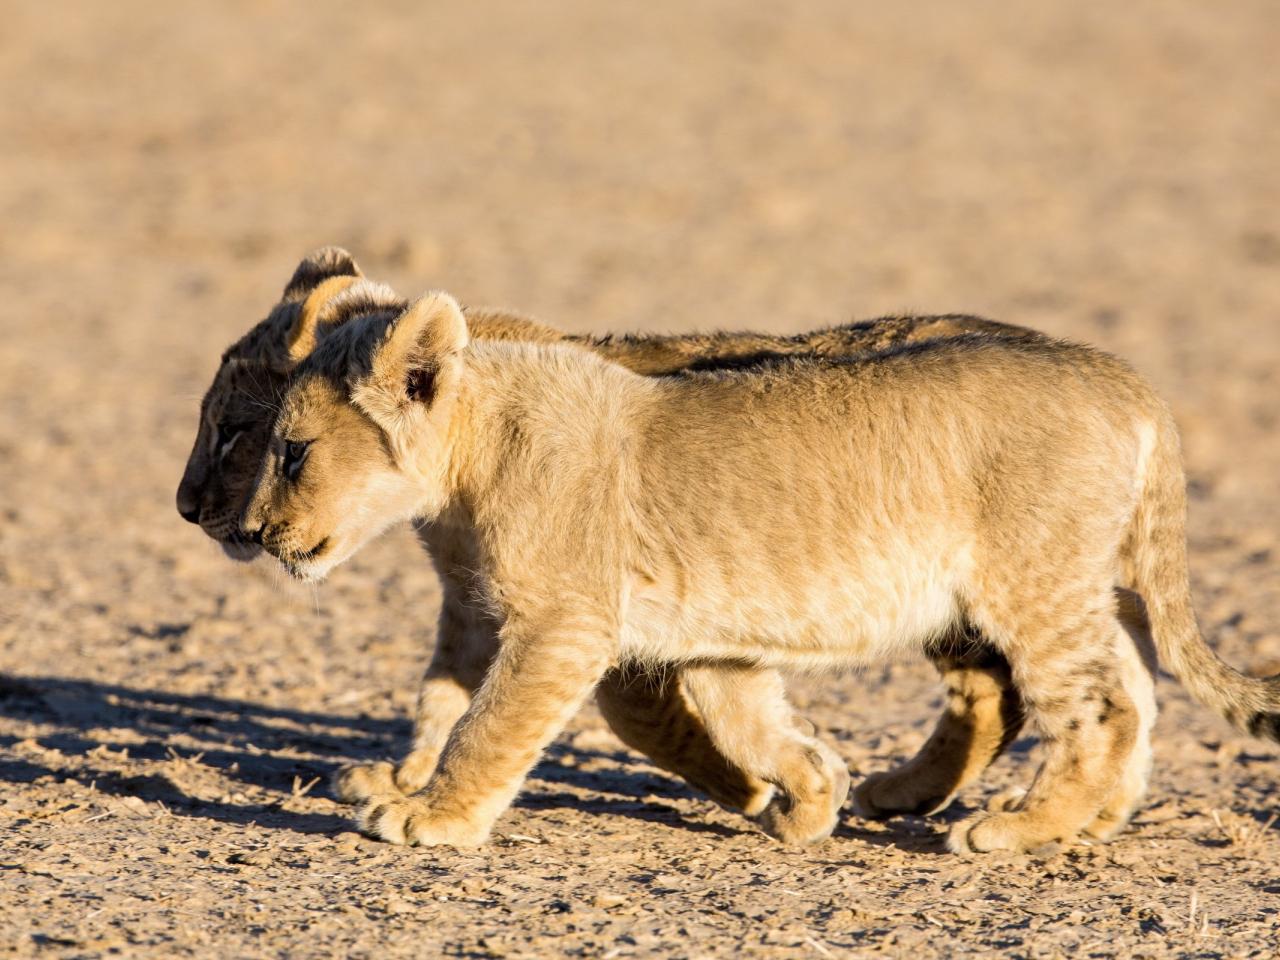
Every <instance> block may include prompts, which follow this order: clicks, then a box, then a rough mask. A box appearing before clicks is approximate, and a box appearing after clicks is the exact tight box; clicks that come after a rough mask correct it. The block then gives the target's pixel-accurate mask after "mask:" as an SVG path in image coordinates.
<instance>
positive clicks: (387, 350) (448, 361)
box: [352, 291, 470, 430]
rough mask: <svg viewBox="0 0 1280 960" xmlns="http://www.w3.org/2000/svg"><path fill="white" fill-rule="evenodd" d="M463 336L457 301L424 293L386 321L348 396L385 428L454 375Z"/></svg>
mask: <svg viewBox="0 0 1280 960" xmlns="http://www.w3.org/2000/svg"><path fill="white" fill-rule="evenodd" d="M469 342H470V334H469V333H468V332H467V321H466V319H465V318H464V317H463V315H462V308H461V307H459V306H458V301H456V300H454V299H453V297H451V296H449V294H447V293H444V292H441V291H436V292H433V293H428V294H427V295H425V296H424V297H422V298H420V299H418V300H415V301H414V302H413V303H411V304H409V306H408V308H407V309H405V310H404V312H402V313H401V314H400V315H399V316H398V317H396V318H395V319H394V320H393V321H391V323H390V324H389V325H388V326H387V328H386V332H385V333H384V334H383V335H382V338H381V341H380V342H379V343H377V344H376V345H374V347H373V352H372V354H371V355H370V356H369V360H368V363H369V366H368V368H367V370H366V371H364V372H362V374H361V375H359V376H358V377H357V378H356V382H355V383H353V384H352V399H353V400H354V401H355V403H356V405H357V406H359V407H361V408H363V409H364V410H365V412H366V413H368V414H369V415H370V416H371V417H372V418H373V419H374V421H375V422H377V423H379V424H382V425H383V426H384V428H386V429H388V430H391V429H393V428H394V427H395V426H396V425H399V424H402V423H403V422H404V421H405V418H406V417H410V418H412V417H414V416H416V415H417V414H416V413H415V411H425V410H426V408H428V407H430V406H431V404H432V402H433V401H434V400H435V399H436V396H437V393H438V392H439V391H440V389H441V388H442V387H445V386H447V385H448V383H449V382H451V381H452V379H453V377H455V376H456V371H457V360H458V355H459V354H460V353H461V352H462V351H463V350H464V349H465V348H466V346H467V344H468V343H469Z"/></svg>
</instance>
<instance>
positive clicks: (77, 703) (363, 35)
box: [0, 0, 1280, 960]
mask: <svg viewBox="0 0 1280 960" xmlns="http://www.w3.org/2000/svg"><path fill="white" fill-rule="evenodd" d="M693 6H694V5H686V4H676V3H665V2H662V3H647V4H643V5H639V6H630V7H626V8H624V7H623V6H622V5H600V4H592V3H578V2H547V3H540V4H518V3H512V4H509V5H501V6H499V5H490V4H457V5H450V7H448V8H446V7H444V6H441V7H440V8H439V9H434V8H433V9H428V8H427V5H422V4H415V3H409V2H402V3H391V4H387V5H385V7H383V8H382V11H381V12H380V13H379V14H378V15H376V16H374V15H370V14H368V13H366V12H361V11H362V8H363V5H357V4H338V3H330V2H324V3H310V4H305V5H304V4H298V5H289V4H285V3H279V2H269V0H263V2H254V3H249V2H228V3H223V4H204V5H201V6H199V7H186V8H184V9H185V12H184V13H182V14H178V13H173V14H164V13H162V12H161V11H162V9H166V8H163V7H162V6H161V5H157V4H153V3H147V2H140V0H128V2H125V0H121V2H115V3H111V4H105V3H103V4H97V3H93V4H91V3H64V4H48V3H36V2H29V3H28V2H11V3H7V4H6V5H5V13H4V28H3V30H2V31H0V91H3V96H0V223H2V224H3V230H2V231H0V292H2V296H0V321H2V323H3V327H2V332H3V335H4V337H3V346H2V347H0V511H3V514H2V516H0V953H7V954H15V955H28V954H38V955H41V956H50V957H55V956H56V957H64V956H65V957H93V956H106V955H115V956H153V957H174V956H216V957H232V956H253V957H257V956H277V957H285V956H298V957H301V956H362V957H395V956H411V955H416V956H432V955H437V954H447V955H451V956H466V957H497V956H549V955H557V954H567V955H579V956H599V957H629V956H652V955H669V956H711V957H721V956H770V957H773V956H777V957H814V958H825V957H839V956H868V955H873V954H886V955H891V956H910V957H912V958H915V960H927V958H933V957H978V956H988V955H992V954H999V955H1006V956H1010V957H1057V956H1062V957H1066V956H1071V957H1077V956H1079V957H1111V956H1131V955H1132V956H1143V957H1244V956H1256V957H1272V956H1275V955H1276V953H1277V950H1278V949H1280V946H1278V944H1280V868H1278V867H1277V866H1276V864H1277V854H1278V853H1280V826H1277V825H1276V823H1274V822H1273V819H1274V815H1275V813H1276V811H1277V809H1280V808H1278V807H1277V800H1278V799H1280V791H1278V790H1277V785H1278V784H1280V763H1277V759H1278V757H1280V750H1278V749H1277V748H1276V747H1275V746H1273V745H1269V744H1264V743H1260V742H1255V741H1251V740H1248V739H1246V738H1242V737H1240V736H1237V735H1235V734H1233V733H1231V732H1230V731H1229V730H1228V729H1227V727H1226V725H1225V724H1224V723H1222V722H1221V721H1219V720H1218V719H1216V718H1215V717H1213V716H1211V715H1209V714H1208V713H1207V712H1206V711H1204V710H1202V709H1200V708H1199V707H1198V706H1196V705H1195V704H1193V703H1191V702H1190V701H1189V700H1188V698H1187V697H1186V695H1185V694H1184V693H1183V692H1182V691H1181V690H1180V688H1179V687H1178V686H1177V685H1176V684H1174V683H1173V682H1171V681H1167V680H1166V681H1164V682H1162V684H1161V689H1160V695H1161V700H1162V707H1163V714H1162V717H1161V720H1160V724H1159V728H1158V737H1157V747H1156V770H1155V775H1154V778H1153V781H1152V785H1151V793H1150V803H1149V805H1148V806H1147V807H1146V808H1145V809H1144V810H1143V812H1142V813H1141V814H1140V815H1139V817H1138V819H1137V821H1136V823H1135V824H1134V826H1133V828H1132V829H1131V830H1129V831H1128V832H1127V833H1126V834H1125V835H1124V836H1123V837H1122V838H1121V839H1119V840H1117V841H1116V842H1114V843H1112V844H1110V845H1108V846H1104V847H1073V848H1070V849H1064V850H1059V851H1056V852H1055V851H1051V852H1049V853H1048V854H1047V855H1045V856H1040V857H1030V856H1025V857H1024V856H1017V857H998V858H987V859H981V860H976V861H964V860H961V859H958V858H956V857H953V856H951V855H949V854H947V853H945V852H944V848H943V846H942V836H943V834H944V831H945V829H946V827H947V824H948V823H949V822H950V821H952V820H954V819H955V818H957V817H959V816H961V815H963V813H964V812H965V811H967V810H972V809H974V808H975V807H977V806H979V805H980V804H981V803H982V802H983V801H984V798H985V797H986V796H987V795H988V794H989V793H990V792H992V791H994V790H996V789H999V788H1001V787H1003V786H1006V785H1008V784H1011V783H1016V782H1022V781H1025V780H1026V779H1027V778H1028V777H1029V776H1030V774H1031V771H1032V770H1033V769H1034V767H1033V765H1034V763H1035V759H1036V750H1035V747H1034V742H1033V741H1032V740H1024V741H1020V742H1019V743H1018V744H1017V745H1016V747H1015V749H1014V750H1013V751H1012V752H1011V753H1010V755H1009V756H1007V757H1006V758H1004V759H1003V760H1001V761H1000V763H999V764H998V765H997V766H996V767H995V768H993V770H992V771H991V772H990V774H989V775H988V777H987V778H986V779H985V781H984V782H983V784H982V785H981V786H980V787H979V788H977V789H974V790H971V791H969V792H968V793H966V794H965V796H964V797H963V798H962V803H961V804H959V805H958V806H957V808H956V809H955V810H953V811H952V812H949V813H948V814H946V815H944V816H942V817H939V818H936V819H932V820H923V819H905V820H902V821H898V822H894V823H891V824H888V825H874V824H868V823H863V822H860V821H859V820H858V819H856V818H855V817H853V815H852V814H849V815H847V817H846V819H845V822H844V824H843V825H842V827H841V828H840V829H839V831H838V832H837V835H836V836H835V837H834V838H833V839H831V840H829V841H828V842H826V843H824V844H821V845H819V846H817V847H815V848H812V849H808V850H803V851H790V850H785V849H781V848H780V847H778V846H777V845H775V844H773V843H772V842H770V841H769V840H768V838H766V837H764V836H763V835H762V834H761V833H759V832H758V831H757V830H756V829H755V828H754V827H753V826H752V825H751V824H749V823H747V822H744V821H743V820H741V819H740V818H738V817H736V816H733V815H730V814H727V813H725V812H722V811H720V810H719V809H717V808H716V807H714V806H713V805H712V804H711V803H709V802H708V801H706V800H705V799H703V798H701V797H699V796H697V795H695V794H694V793H692V792H691V791H689V790H688V789H686V788H685V787H684V786H683V785H682V784H681V783H679V782H676V781H674V780H672V779H671V778H669V777H667V776H665V775H663V774H661V773H659V772H658V771H657V770H655V769H654V768H652V767H650V766H649V765H647V764H646V763H645V762H643V761H642V760H641V759H640V758H638V757H637V756H635V755H632V754H630V753H628V752H626V751H625V750H623V748H622V747H621V746H620V745H619V744H618V743H617V742H616V741H615V740H613V739H612V738H611V737H610V736H609V735H608V734H607V733H606V732H605V731H604V728H603V726H602V724H601V722H600V720H599V719H598V717H597V716H596V715H595V714H594V712H591V711H588V712H584V713H583V715H582V716H580V717H578V718H577V719H576V720H575V721H574V723H573V724H572V726H571V728H570V730H569V731H568V732H567V733H566V734H565V736H564V737H563V738H562V739H561V740H560V741H559V742H558V743H557V745H556V746H555V747H554V748H553V749H552V750H551V752H550V754H549V755H548V757H547V759H546V760H545V762H543V763H542V764H541V765H540V766H539V767H538V768H537V770H536V771H535V774H534V776H533V777H532V779H531V781H530V784H529V788H528V790H527V791H526V792H525V794H524V795H523V796H522V798H521V799H520V800H519V802H518V803H517V805H516V806H515V808H514V809H513V810H511V811H510V812H509V813H508V814H507V815H506V816H504V817H503V818H502V821H501V823H500V825H499V833H500V835H501V836H500V838H499V839H498V840H496V841H495V842H494V843H493V844H492V845H491V846H489V847H487V848H485V849H483V850H480V851H476V852H467V853H458V852H452V851H449V850H431V851H408V850H402V849H397V848H393V847H390V846H387V845H383V844H378V843H374V842H371V841H368V840H365V839H362V838H360V837H358V836H356V835H355V834H353V833H351V832H350V830H351V826H350V822H349V820H348V817H347V812H346V811H345V810H344V809H343V808H342V807H340V806H338V805H337V804H336V803H334V802H333V801H332V800H331V799H330V798H329V796H328V791H327V788H326V786H325V778H326V776H327V774H328V773H329V772H330V771H331V770H332V769H333V767H334V766H335V765H336V764H337V763H339V762H340V761H342V760H345V759H349V758H358V757H376V756H381V755H385V754H388V753H391V752H393V750H395V749H396V748H397V746H396V745H397V744H398V743H399V742H401V741H403V739H404V737H405V735H406V732H407V728H408V725H407V721H406V719H405V716H406V712H407V709H408V706H409V704H410V702H411V698H412V694H413V687H414V682H415V680H416V677H417V673H418V671H419V669H420V665H421V664H422V662H423V660H424V658H425V656H426V651H427V650H428V649H429V647H430V644H431V641H432V633H433V622H434V616H435V609H436V604H437V599H438V588H437V586H436V583H435V582H434V579H433V576H432V574H431V573H430V571H429V570H428V567H427V565H426V563H425V561H424V560H423V558H422V557H421V555H420V553H419V552H418V549H417V548H416V546H414V544H413V543H412V542H411V540H410V538H409V536H408V535H407V534H406V533H405V532H404V531H400V532H396V533H393V534H392V535H390V536H388V537H387V538H385V539H384V540H383V541H381V542H379V543H378V544H376V545H375V546H374V547H373V548H371V549H369V550H368V551H366V552H365V553H364V554H362V555H361V556H360V557H358V558H357V559H356V560H355V561H354V562H352V563H350V564H349V565H348V566H346V567H344V568H343V569H341V570H340V571H338V572H337V573H336V574H335V575H334V576H333V577H332V578H331V580H330V582H329V583H327V584H326V585H324V586H323V587H322V588H321V589H319V590H317V591H314V592H313V591H310V590H307V589H301V588H298V587H296V586H294V585H292V584H289V583H287V582H285V581H284V579H283V577H282V576H281V575H280V574H279V573H278V572H277V571H276V570H275V569H273V568H272V567H271V566H270V565H269V564H267V563H265V562H263V563H261V564H260V565H258V566H255V567H251V568H237V567H234V566H233V565H231V564H230V563H229V562H228V561H226V560H224V559H223V558H222V556H221V555H220V554H219V553H218V551H217V550H216V548H215V547H214V546H213V545H212V544H211V543H209V542H208V541H206V540H205V539H203V537H202V536H201V534H200V533H199V532H198V531H197V530H196V529H195V528H193V527H191V526H189V525H187V524H185V523H183V522H182V521H181V520H180V519H179V518H178V516H177V514H176V512H175V511H174V508H173V493H174V489H175V487H176V485H177V481H178V477H179V473H180V471H181V467H182V464H183V461H184V460H185V457H186V453H187V449H188V445H189V443H190V439H191V436H192V433H193V431H194V425H195V419H196V407H197V401H198V397H199V395H200V394H201V393H202V391H203V390H204V388H205V386H206V384H207V382H208V379H209V377H210V376H211V374H212V372H213V370H214V369H215V366H216V363H217V358H218V352H219V351H220V350H221V349H222V348H223V347H224V346H225V345H226V344H227V343H229V342H230V341H231V340H233V339H234V338H235V337H236V336H237V335H238V334H239V333H240V332H241V331H242V330H243V329H245V328H246V327H247V326H248V325H249V324H250V323H252V322H253V321H255V320H256V319H257V318H258V317H260V316H261V315H262V313H263V312H264V311H265V309H266V308H267V307H268V306H269V305H270V303H271V302H272V301H273V298H274V296H275V295H276V293H277V292H278V290H279V288H280V287H281V286H282V284H283V283H284V281H285V279H286V278H287V276H288V274H289V272H290V271H291V269H292V267H293V265H294V263H295V262H296V261H297V259H298V258H299V257H300V256H301V254H302V253H303V252H305V251H306V250H308V249H309V248H311V247H312V246H315V245H317V244H320V243H324V242H336V243H342V244H344V245H346V246H348V247H350V248H351V249H352V250H354V251H355V252H356V253H357V255H358V256H359V257H360V259H361V260H362V262H363V263H364V265H365V267H366V269H367V270H368V271H369V272H370V273H372V274H373V275H375V276H378V277H381V278H384V279H387V280H389V281H390V282H392V283H393V284H395V285H396V286H397V287H398V288H400V289H402V290H403V291H405V292H414V291H417V290H421V289H425V288H427V287H432V286H443V287H445V288H447V289H449V290H451V291H453V292H454V293H456V294H457V295H459V296H460V297H461V298H463V299H464V300H467V301H469V302H472V303H486V304H506V305H514V306H517V307H519V308H521V309H523V310H525V311H528V312H531V313H533V314H535V315H537V316H539V317H541V318H543V319H545V320H548V321H552V322H556V323H559V324H561V325H563V326H566V327H570V328H573V329H577V330H600V331H603V330H606V329H609V330H621V329H639V328H646V329H661V330H681V329H690V328H693V327H697V326H702V327H710V326H734V327H740V326H752V327H759V328H766V329H773V330H781V331H797V330H801V329H804V328H806V327H811V326H815V325H817V324H820V323H827V322H833V321H839V320H842V319H844V318H847V317H850V316H871V315H875V314H878V313H882V312H888V311H896V310H901V309H904V308H911V309H916V310H920V311H950V310H965V311H974V312H979V313H984V314H988V315H992V316H995V317H998V318H1001V319H1006V320H1010V321H1014V322H1019V323H1027V324H1031V325H1034V326H1039V327H1042V328H1044V329H1046V330H1048V331H1050V332H1052V333H1054V334H1060V335H1066V336H1071V337H1077V338H1082V339H1085V340H1088V341H1091V342H1094V343H1097V344H1100V345H1102V346H1103V347H1106V348H1109V349H1113V350H1115V351H1117V352H1119V353H1121V354H1122V355H1124V356H1126V357H1128V358H1130V359H1131V360H1132V361H1133V362H1134V363H1135V364H1137V366H1138V367H1139V368H1140V369H1141V370H1142V371H1143V372H1144V373H1145V374H1147V375H1148V376H1149V377H1150V378H1151V379H1152V380H1153V381H1154V382H1155V383H1156V384H1157V386H1158V387H1160V388H1161V389H1162V390H1163V391H1164V392H1165V394H1166V395H1167V396H1168V397H1169V398H1170V399H1171V400H1172V402H1173V404H1174V406H1175V409H1176V413H1177V416H1178V418H1179V421H1180V423H1181V424H1182V426H1183V429H1184V431H1185V439H1186V449H1187V457H1188V462H1189V468H1190V476H1191V478H1192V484H1193V494H1194V496H1193V501H1192V504H1191V510H1192V512H1191V520H1190V537H1191V544H1192V553H1193V555H1192V561H1193V565H1194V571H1195V591H1196V599H1197V603H1198V606H1199V610H1200V613H1201V616H1202V620H1203V624H1204V627H1205V631H1206V634H1207V636H1208V637H1209V638H1210V640H1211V642H1212V643H1214V644H1215V645H1216V646H1217V648H1218V649H1219V650H1220V651H1221V652H1222V653H1223V655H1224V656H1226V657H1228V658H1229V659H1230V660H1231V661H1232V662H1233V663H1235V664H1237V665H1239V666H1240V667H1242V668H1247V669H1250V670H1253V671H1264V670H1276V669H1280V543H1278V535H1280V534H1278V531H1280V499H1278V498H1277V491H1276V477H1277V476H1280V441H1278V440H1277V426H1278V418H1280V376H1278V375H1277V372H1276V371H1277V367H1278V366H1280V213H1278V212H1280V176H1277V171H1278V170H1280V123H1277V118H1280V72H1277V71H1276V69H1275V65H1274V57H1275V51H1276V49H1277V46H1278V45H1280V7H1277V6H1276V4H1275V3H1274V2H1273V0H1240V2H1236V3H1232V4H1229V5H1219V4H1205V3H1201V2H1198V0H1177V2H1175V0H1159V2H1156V0H1151V2H1147V0H1136V2H1131V3H1127V4H1123V5H1121V4H1060V3H1053V2H1049V0H1041V2H1024V3H1019V4H1016V5H1009V4H994V3H985V2H982V3H974V4H943V3H938V4H932V5H914V4H911V5H907V4H903V5H899V4H873V3H847V2H834V0H833V2H814V3H807V4H804V5H797V7H798V9H793V10H788V11H784V7H783V5H780V4H757V5H747V4H740V3H736V2H728V0H725V2H707V3H701V4H697V5H696V9H688V8H689V7H693ZM642 10H643V12H641V11H642ZM795 689H796V699H797V701H798V702H799V703H800V704H801V706H802V707H803V709H804V711H805V712H806V713H807V714H808V715H809V716H810V717H811V718H812V719H813V720H814V721H816V722H817V723H818V724H819V725H820V727H821V728H822V729H823V730H824V731H825V734H826V735H827V736H828V737H829V738H830V739H831V740H832V742H833V743H835V744H836V745H837V747H838V749H839V750H840V751H841V752H842V753H843V755H844V756H845V757H846V758H847V759H848V761H849V764H850V766H851V767H852V768H853V769H854V770H855V773H862V772H866V771H871V770H876V769H881V768H884V767H885V766H887V765H889V764H890V763H892V762H893V761H894V760H896V759H898V758H901V757H902V756H904V755H905V754H908V753H910V752H911V751H912V750H913V749H914V748H915V747H916V746H917V745H918V744H919V743H920V742H921V739H922V737H923V736H924V735H925V733H926V732H927V731H928V729H929V727H930V726H931V724H932V721H933V718H934V716H935V714H936V712H937V710H938V707H939V691H938V688H937V687H936V685H935V683H934V681H933V679H932V677H931V676H930V672H929V670H928V668H927V667H925V666H924V665H923V664H919V663H904V664H895V665H891V666H889V667H886V668H884V669H876V670H872V671H870V672H869V673H867V674H865V675H863V676H846V677H834V678H829V679H824V680H810V681H804V682H797V683H796V685H795Z"/></svg>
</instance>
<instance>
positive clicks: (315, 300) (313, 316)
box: [284, 274, 360, 363]
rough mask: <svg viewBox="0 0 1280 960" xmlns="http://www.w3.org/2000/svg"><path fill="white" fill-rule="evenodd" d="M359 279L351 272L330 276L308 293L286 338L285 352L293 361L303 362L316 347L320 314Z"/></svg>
mask: <svg viewBox="0 0 1280 960" xmlns="http://www.w3.org/2000/svg"><path fill="white" fill-rule="evenodd" d="M359 280H360V277H358V276H351V275H350V274H347V275H343V276H335V277H329V278H328V279H327V280H323V281H321V282H320V283H319V284H318V285H317V286H316V287H315V289H313V290H312V291H311V292H310V293H309V294H307V299H306V300H304V301H302V306H301V307H299V308H298V311H297V313H296V314H295V315H294V318H293V323H291V324H290V325H289V331H288V332H287V333H286V334H285V338H284V347H285V352H286V353H287V354H288V356H289V360H290V361H291V362H293V363H301V362H302V361H303V360H305V359H306V358H307V355H308V354H309V353H311V351H312V350H314V349H315V346H316V324H318V323H319V321H320V314H321V313H322V312H323V311H324V308H325V307H327V306H328V305H329V304H330V303H332V302H333V300H334V299H335V298H336V297H337V296H338V294H340V293H342V292H343V291H344V290H346V289H347V288H348V287H350V286H351V285H352V284H354V283H358V282H359Z"/></svg>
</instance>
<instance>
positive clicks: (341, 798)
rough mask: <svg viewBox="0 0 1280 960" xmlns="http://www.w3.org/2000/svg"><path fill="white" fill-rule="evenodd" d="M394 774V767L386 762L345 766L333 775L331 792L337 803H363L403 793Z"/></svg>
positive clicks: (379, 761)
mask: <svg viewBox="0 0 1280 960" xmlns="http://www.w3.org/2000/svg"><path fill="white" fill-rule="evenodd" d="M395 774H396V768H395V766H394V765H393V764H390V763H388V762H387V761H386V760H378V761H376V762H374V763H351V764H347V765H346V766H344V767H340V768H339V769H338V772H337V773H335V774H334V775H333V792H334V794H335V795H336V796H337V798H338V802H339V803H363V802H364V801H366V800H368V799H369V798H370V797H379V796H387V795H388V794H397V793H403V792H404V791H402V790H401V789H400V787H399V786H398V785H397V783H396V776H395Z"/></svg>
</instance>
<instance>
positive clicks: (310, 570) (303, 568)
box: [279, 537, 329, 580]
mask: <svg viewBox="0 0 1280 960" xmlns="http://www.w3.org/2000/svg"><path fill="white" fill-rule="evenodd" d="M327 549H329V538H328V537H324V538H323V539H322V540H321V541H320V542H319V543H317V544H316V545H315V546H314V547H312V548H311V549H309V550H299V551H296V552H294V553H289V554H281V555H280V556H279V559H280V562H281V563H283V564H284V567H285V569H286V570H288V571H289V575H290V576H292V577H296V578H298V579H299V580H310V579H313V578H314V577H315V576H316V571H315V569H314V567H313V564H314V563H315V562H316V561H317V560H319V559H320V558H321V557H323V556H324V552H325V551H326V550H327Z"/></svg>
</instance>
